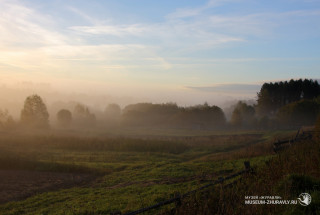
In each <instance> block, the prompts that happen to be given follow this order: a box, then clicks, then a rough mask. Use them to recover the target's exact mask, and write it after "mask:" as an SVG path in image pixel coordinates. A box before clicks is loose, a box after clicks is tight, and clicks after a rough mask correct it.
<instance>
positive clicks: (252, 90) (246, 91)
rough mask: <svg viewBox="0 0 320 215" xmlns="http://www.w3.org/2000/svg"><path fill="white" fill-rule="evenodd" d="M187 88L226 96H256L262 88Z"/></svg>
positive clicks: (234, 84)
mask: <svg viewBox="0 0 320 215" xmlns="http://www.w3.org/2000/svg"><path fill="white" fill-rule="evenodd" d="M186 88H188V89H192V90H196V91H202V92H214V93H225V94H234V95H236V94H252V95H255V94H256V93H257V92H258V91H259V90H260V88H261V85H259V84H239V83H233V84H217V85H214V86H205V87H193V86H187V87H186Z"/></svg>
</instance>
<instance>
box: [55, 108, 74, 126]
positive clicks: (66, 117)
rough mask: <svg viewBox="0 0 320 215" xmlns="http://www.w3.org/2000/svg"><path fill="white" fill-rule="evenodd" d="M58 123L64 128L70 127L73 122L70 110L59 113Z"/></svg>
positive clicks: (62, 110)
mask: <svg viewBox="0 0 320 215" xmlns="http://www.w3.org/2000/svg"><path fill="white" fill-rule="evenodd" d="M57 120H58V123H59V124H60V125H62V126H68V125H70V123H71V122H72V114H71V112H70V111H69V110H66V109H61V110H60V111H59V112H58V113H57Z"/></svg>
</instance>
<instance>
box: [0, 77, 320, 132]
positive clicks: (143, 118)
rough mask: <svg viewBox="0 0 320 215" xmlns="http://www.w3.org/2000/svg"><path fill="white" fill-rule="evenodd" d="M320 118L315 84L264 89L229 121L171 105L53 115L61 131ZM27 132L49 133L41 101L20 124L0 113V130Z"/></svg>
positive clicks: (213, 112)
mask: <svg viewBox="0 0 320 215" xmlns="http://www.w3.org/2000/svg"><path fill="white" fill-rule="evenodd" d="M319 113H320V85H319V83H318V82H317V81H316V80H311V79H310V80H308V79H305V80H302V79H299V80H290V81H285V82H282V81H281V82H274V83H265V84H263V85H262V87H261V89H260V91H259V92H258V93H257V103H256V104H254V105H249V104H247V103H245V102H243V101H239V102H238V103H236V104H235V105H234V106H233V111H232V116H231V119H230V121H229V122H228V121H227V120H226V116H225V113H224V112H223V110H222V109H221V108H220V107H218V106H215V105H212V106H211V105H209V104H208V103H204V104H202V105H196V106H191V107H179V106H178V105H177V104H175V103H165V104H152V103H138V104H131V105H127V106H126V107H125V108H124V109H121V108H120V106H119V105H118V104H109V105H108V106H107V107H106V108H105V111H104V115H103V117H102V119H99V120H97V118H96V116H95V114H94V113H91V112H90V109H89V107H87V106H86V105H84V104H81V103H78V104H76V105H75V106H74V108H73V110H69V109H60V110H59V111H58V112H57V113H56V119H57V123H58V125H59V126H60V127H64V128H67V127H80V128H81V127H89V128H92V127H94V126H106V127H115V126H125V127H159V128H161V127H165V128H187V129H227V128H237V129H241V128H242V129H257V128H261V129H268V128H288V127H298V126H301V125H311V124H314V122H315V120H316V118H317V116H318V115H319ZM17 124H21V125H22V126H26V127H30V128H49V127H50V124H49V113H48V110H47V107H46V105H45V103H44V102H43V100H42V98H41V97H40V96H39V95H31V96H28V97H27V98H26V100H25V102H24V106H23V108H22V110H21V115H20V122H19V123H17V122H15V121H14V120H13V118H12V117H11V116H10V114H9V112H8V111H7V110H0V127H2V128H8V129H9V128H13V127H15V125H17Z"/></svg>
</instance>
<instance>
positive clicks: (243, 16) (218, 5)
mask: <svg viewBox="0 0 320 215" xmlns="http://www.w3.org/2000/svg"><path fill="white" fill-rule="evenodd" d="M0 8H1V11H0V84H2V85H3V86H5V87H7V88H8V87H9V88H10V87H15V86H22V85H23V83H31V85H32V86H35V85H37V86H38V85H39V84H42V85H48V86H50V87H49V88H50V89H54V90H55V91H57V92H59V93H61V92H65V93H69V94H70V95H71V94H72V93H75V92H77V93H86V94H87V95H90V94H92V95H93V94H94V95H97V94H99V95H108V96H112V97H113V98H114V97H119V98H124V97H128V98H131V100H130V101H148V102H149V101H150V102H177V103H178V104H182V105H192V104H196V103H203V102H205V101H207V102H209V103H215V102H221V101H222V100H228V99H229V100H230V99H233V98H238V99H254V98H255V96H256V93H257V91H259V89H260V86H261V84H262V83H264V82H270V81H278V80H289V79H291V78H293V79H298V78H312V79H318V78H320V77H319V76H320V75H319V74H320V22H319V20H320V0H268V1H258V0H175V1H172V0H170V1H169V0H162V1H150V0H90V1H87V0H50V1H43V0H0ZM24 86H25V85H24ZM99 98H100V97H99ZM133 98H134V99H133ZM115 101H116V100H115Z"/></svg>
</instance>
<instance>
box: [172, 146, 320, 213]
mask: <svg viewBox="0 0 320 215" xmlns="http://www.w3.org/2000/svg"><path fill="white" fill-rule="evenodd" d="M303 192H308V193H309V194H311V196H312V203H311V205H309V206H307V207H303V206H300V205H299V204H298V205H246V204H245V196H257V195H258V196H280V197H282V199H284V200H296V199H297V198H298V196H299V194H300V193H303ZM177 214H320V144H319V142H314V141H311V140H309V141H304V142H300V143H297V144H296V145H294V146H292V147H291V148H289V149H288V150H287V151H285V152H283V153H280V154H278V155H277V156H275V157H274V158H273V159H271V160H270V161H268V162H266V163H265V165H263V166H261V167H259V168H257V169H256V170H255V174H253V175H248V176H247V177H245V178H243V179H242V180H241V181H240V182H238V183H237V184H236V185H234V186H232V187H231V188H226V187H223V186H221V187H215V189H214V190H211V192H209V193H202V194H201V193H199V194H198V195H197V196H194V197H193V198H192V199H189V200H187V201H184V202H183V205H182V206H181V207H180V209H179V210H178V213H177Z"/></svg>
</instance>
